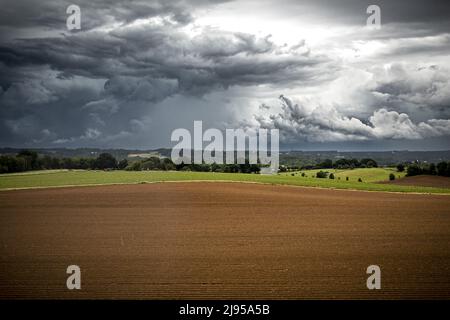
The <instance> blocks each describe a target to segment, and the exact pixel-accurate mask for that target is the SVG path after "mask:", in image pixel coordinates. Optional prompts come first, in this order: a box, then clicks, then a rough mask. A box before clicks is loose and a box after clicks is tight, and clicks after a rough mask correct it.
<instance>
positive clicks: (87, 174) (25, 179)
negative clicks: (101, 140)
mask: <svg viewBox="0 0 450 320" xmlns="http://www.w3.org/2000/svg"><path fill="white" fill-rule="evenodd" d="M357 170H363V169H357ZM357 170H355V172H357ZM374 176H375V175H374ZM373 179H375V178H373ZM166 181H167V182H168V181H236V182H256V183H268V184H282V185H294V186H304V187H322V188H335V189H354V190H369V191H393V192H419V193H447V194H450V189H443V188H432V187H419V186H403V185H402V186H401V185H391V184H376V183H370V182H367V181H363V182H357V180H356V179H352V180H350V181H345V179H342V178H341V179H340V180H338V179H334V180H332V179H318V178H313V177H311V175H308V177H301V175H299V174H296V175H294V176H291V175H290V174H279V175H260V174H241V173H214V172H185V171H183V172H178V171H121V170H116V171H100V170H67V171H59V172H54V171H53V170H52V171H40V172H39V174H38V171H35V174H25V175H23V174H22V175H0V190H7V189H17V188H42V187H61V186H83V185H102V184H131V183H152V182H166ZM378 181H379V180H378Z"/></svg>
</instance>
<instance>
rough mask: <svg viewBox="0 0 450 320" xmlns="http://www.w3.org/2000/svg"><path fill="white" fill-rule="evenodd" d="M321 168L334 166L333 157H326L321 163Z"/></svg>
mask: <svg viewBox="0 0 450 320" xmlns="http://www.w3.org/2000/svg"><path fill="white" fill-rule="evenodd" d="M319 168H322V169H330V168H333V161H332V160H331V159H325V160H324V161H323V162H322V163H320V164H319Z"/></svg>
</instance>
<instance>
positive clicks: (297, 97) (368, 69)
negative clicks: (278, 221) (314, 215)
mask: <svg viewBox="0 0 450 320" xmlns="http://www.w3.org/2000/svg"><path fill="white" fill-rule="evenodd" d="M71 4H75V5H78V6H79V7H80V9H81V29H80V30H71V31H70V30H68V29H67V27H66V19H67V17H68V16H69V14H67V13H66V9H67V7H68V6H69V5H71ZM370 4H376V5H378V6H379V7H380V8H381V28H379V29H374V28H368V27H367V26H366V20H367V18H368V16H369V14H367V13H366V9H367V7H368V6H369V5H370ZM0 5H1V10H0V146H1V147H36V148H37V147H51V148H55V147H101V148H130V149H131V148H140V149H149V148H158V147H171V146H173V144H174V143H171V142H170V135H171V132H172V130H174V129H176V128H187V129H191V130H192V128H193V121H194V120H203V122H204V124H203V127H204V128H205V129H206V128H211V127H214V128H218V129H225V128H260V127H262V128H278V129H279V130H280V145H281V147H282V149H297V150H404V149H409V150H443V149H450V139H449V138H450V19H449V17H450V2H449V1H434V0H427V1H415V0H404V1H374V0H373V1H372V0H370V1H364V0H362V1H361V0H338V1H325V0H315V1H302V0H290V1H282V0H281V1H269V0H239V1H220V0H210V1H207V0H193V1H176V0H175V1H163V0H161V1H154V0H147V1H144V0H137V1H133V0H122V1H112V0H97V1H92V0H76V1H75V0H73V1H56V0H51V1H50V0H41V1H31V0H14V1H12V0H11V1H9V0H8V1H4V0H0Z"/></svg>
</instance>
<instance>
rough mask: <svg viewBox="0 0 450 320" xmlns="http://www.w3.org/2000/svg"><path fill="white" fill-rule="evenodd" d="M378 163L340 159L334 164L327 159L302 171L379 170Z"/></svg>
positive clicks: (367, 159) (365, 160) (303, 168)
mask: <svg viewBox="0 0 450 320" xmlns="http://www.w3.org/2000/svg"><path fill="white" fill-rule="evenodd" d="M377 167H378V163H377V162H376V161H375V160H373V159H370V158H366V159H361V160H358V159H354V158H353V159H339V160H336V161H334V162H333V160H331V159H325V160H324V161H322V162H319V163H318V164H316V165H308V166H303V167H302V168H301V169H302V170H308V169H356V168H377Z"/></svg>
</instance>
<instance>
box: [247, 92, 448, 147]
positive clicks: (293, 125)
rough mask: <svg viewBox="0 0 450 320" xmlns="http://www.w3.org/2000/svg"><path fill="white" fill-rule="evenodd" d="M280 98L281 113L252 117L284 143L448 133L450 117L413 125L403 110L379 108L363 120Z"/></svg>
mask: <svg viewBox="0 0 450 320" xmlns="http://www.w3.org/2000/svg"><path fill="white" fill-rule="evenodd" d="M280 101H281V103H282V112H280V113H278V114H274V115H270V116H269V117H261V116H257V117H256V120H257V122H258V123H259V126H261V127H265V128H277V129H279V130H280V134H281V135H282V139H283V140H284V142H286V143H292V142H295V141H309V142H333V141H334V142H339V141H361V140H382V139H425V138H432V137H441V136H449V135H450V120H447V119H429V120H427V121H425V122H419V123H417V124H416V123H414V122H413V121H411V119H410V118H409V116H408V115H407V114H405V113H398V112H396V111H388V110H386V109H385V108H380V109H378V110H375V111H374V112H373V114H372V115H371V116H370V117H369V119H367V121H363V120H361V119H358V118H355V117H350V116H346V115H344V114H342V113H340V112H339V111H338V110H336V109H335V108H322V107H320V106H318V107H316V108H314V109H312V110H307V108H305V107H304V106H302V105H300V104H297V103H293V102H292V101H291V100H290V99H289V98H286V97H284V96H281V97H280Z"/></svg>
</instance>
